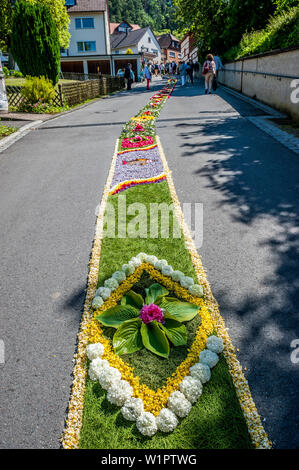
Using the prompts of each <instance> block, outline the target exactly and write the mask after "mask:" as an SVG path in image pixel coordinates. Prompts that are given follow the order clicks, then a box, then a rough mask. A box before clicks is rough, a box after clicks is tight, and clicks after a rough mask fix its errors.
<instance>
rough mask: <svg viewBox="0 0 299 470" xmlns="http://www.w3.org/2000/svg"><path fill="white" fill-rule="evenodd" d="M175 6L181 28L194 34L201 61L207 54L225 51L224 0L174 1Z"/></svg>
mask: <svg viewBox="0 0 299 470" xmlns="http://www.w3.org/2000/svg"><path fill="white" fill-rule="evenodd" d="M174 4H175V6H176V8H177V10H176V19H177V21H178V23H179V28H180V30H181V31H184V30H185V31H191V32H193V35H194V37H195V39H197V41H198V47H199V56H200V58H201V59H203V58H204V56H205V55H206V53H207V52H211V51H214V52H215V51H216V50H218V51H219V52H221V51H222V50H223V48H224V45H223V40H222V38H221V35H222V33H223V30H224V25H225V15H224V10H225V7H226V2H225V1H224V0H174Z"/></svg>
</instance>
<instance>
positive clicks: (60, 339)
mask: <svg viewBox="0 0 299 470" xmlns="http://www.w3.org/2000/svg"><path fill="white" fill-rule="evenodd" d="M155 86H156V88H157V87H158V86H159V84H156V85H155ZM151 94H152V91H150V92H149V93H147V92H144V91H143V88H138V89H136V90H134V91H133V92H132V93H130V94H127V93H122V94H119V95H115V96H112V97H110V98H109V99H105V100H101V101H98V102H96V103H93V104H91V105H89V106H88V107H86V108H83V109H80V110H77V111H75V112H73V113H70V114H68V115H66V116H63V117H60V118H58V119H55V120H52V121H48V122H46V123H44V125H43V126H42V127H41V128H39V130H36V131H32V132H30V134H28V135H27V136H26V137H24V138H23V139H21V140H20V141H18V142H17V143H15V144H14V145H13V146H11V147H10V148H9V149H7V150H6V151H4V152H3V153H2V154H0V220H1V235H0V253H1V282H0V303H1V315H0V340H3V341H4V344H5V364H4V365H0V376H1V378H0V387H1V388H0V416H1V426H0V447H1V448H57V447H59V438H60V436H61V432H62V429H63V426H64V418H65V411H66V407H67V404H68V399H69V393H70V386H71V372H72V368H73V363H72V357H73V354H74V351H75V347H76V335H77V332H78V328H79V323H80V317H81V314H82V309H83V302H84V295H85V288H86V280H87V273H88V261H89V256H90V251H91V247H92V241H93V236H94V228H95V210H96V207H97V205H98V204H99V202H100V199H101V195H102V191H103V188H104V184H105V182H106V178H107V174H108V170H109V167H110V163H111V157H112V154H113V151H114V145H115V140H116V139H117V137H118V136H119V134H120V130H121V128H122V125H123V124H124V123H125V122H126V121H127V120H128V119H129V117H130V116H132V115H133V114H135V112H136V111H137V110H139V109H140V108H141V107H142V106H143V105H144V104H145V103H146V102H147V100H148V98H149V96H151ZM220 94H221V97H220V96H201V90H200V89H199V88H198V87H194V88H191V87H190V88H186V89H182V88H178V89H177V90H176V91H175V93H174V94H173V95H172V98H171V99H170V100H169V101H168V103H167V104H166V106H165V107H164V110H163V112H162V114H161V118H160V120H159V124H158V133H159V135H160V137H161V139H162V143H163V146H164V150H165V153H166V156H167V159H168V163H169V166H170V168H171V169H172V170H173V177H174V181H175V185H176V189H177V192H178V196H179V198H180V200H181V202H201V203H203V204H204V227H203V229H204V239H203V245H202V247H201V248H200V249H199V252H200V254H201V256H202V258H203V263H204V266H206V267H207V270H208V278H209V281H210V283H211V285H212V289H213V292H214V295H215V297H216V298H217V300H218V302H219V303H220V307H221V312H222V315H223V316H224V318H225V320H226V324H227V326H228V327H229V332H230V335H231V337H232V339H233V342H234V344H235V345H236V346H237V347H238V348H239V349H240V352H239V353H238V356H239V358H240V360H241V363H242V364H243V366H246V367H247V371H246V375H247V378H248V380H249V384H250V386H251V390H252V393H253V398H254V400H255V401H256V404H257V406H258V409H259V411H260V412H261V414H262V417H263V418H265V419H266V421H265V423H264V424H265V427H266V429H267V431H268V432H269V434H270V437H271V438H272V439H273V440H274V441H275V445H276V446H277V447H281V448H282V447H296V446H298V407H297V403H298V396H297V397H296V392H297V391H298V365H294V364H292V363H291V361H290V352H291V349H290V342H291V340H292V339H294V338H299V331H298V330H297V332H296V328H298V321H297V322H296V318H295V316H296V313H297V311H296V288H297V287H298V281H297V278H296V274H297V273H296V265H295V261H296V248H297V244H298V237H296V235H297V227H298V207H297V201H298V180H297V179H296V178H297V175H298V166H299V161H298V158H297V156H296V155H295V154H293V153H292V152H290V151H288V150H287V149H285V148H284V147H283V146H281V145H280V144H278V143H277V142H276V141H274V140H273V139H272V138H270V137H269V136H268V135H266V134H264V133H263V132H262V131H261V130H259V129H257V128H256V127H255V126H254V125H252V124H251V123H250V122H249V121H248V120H247V119H246V116H249V115H250V116H252V115H260V114H262V112H261V111H259V110H257V109H255V108H253V107H252V106H250V105H247V104H244V103H243V102H242V101H240V100H238V99H237V98H235V97H232V96H230V95H228V94H225V93H224V92H220ZM296 283H297V284H296ZM296 386H297V391H296ZM296 399H297V403H296ZM296 433H297V436H296Z"/></svg>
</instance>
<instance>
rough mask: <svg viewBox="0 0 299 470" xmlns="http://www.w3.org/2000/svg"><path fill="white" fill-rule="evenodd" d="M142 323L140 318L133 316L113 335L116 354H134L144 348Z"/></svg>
mask: <svg viewBox="0 0 299 470" xmlns="http://www.w3.org/2000/svg"><path fill="white" fill-rule="evenodd" d="M141 323H142V322H141V320H140V318H133V319H132V320H127V321H125V322H124V323H123V324H122V325H120V327H119V328H118V329H117V330H116V333H115V335H114V336H113V347H114V351H115V352H116V354H119V355H120V356H121V355H122V354H132V353H134V352H137V351H139V350H140V349H141V348H142V346H143V344H142V337H141V332H140V328H141Z"/></svg>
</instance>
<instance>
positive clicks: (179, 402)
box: [87, 253, 223, 436]
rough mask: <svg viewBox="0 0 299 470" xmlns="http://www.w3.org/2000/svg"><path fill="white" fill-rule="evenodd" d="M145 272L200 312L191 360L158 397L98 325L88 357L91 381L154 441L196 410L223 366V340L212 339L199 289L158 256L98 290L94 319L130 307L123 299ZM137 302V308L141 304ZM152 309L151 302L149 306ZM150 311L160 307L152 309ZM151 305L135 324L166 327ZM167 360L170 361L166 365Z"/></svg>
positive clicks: (126, 268) (135, 263) (132, 264)
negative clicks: (217, 369) (215, 371)
mask: <svg viewBox="0 0 299 470" xmlns="http://www.w3.org/2000/svg"><path fill="white" fill-rule="evenodd" d="M144 271H146V272H148V273H149V275H150V277H151V278H152V279H153V280H154V281H157V282H159V284H155V286H158V285H160V288H161V292H163V289H164V291H166V292H168V291H167V289H169V290H171V291H172V292H174V294H175V295H176V296H177V297H178V298H180V299H183V300H185V301H187V302H188V303H189V305H190V304H193V306H197V308H198V310H199V311H200V316H201V325H200V327H199V328H198V330H197V333H196V337H195V340H194V342H193V344H192V346H191V348H190V350H189V353H188V356H187V358H186V359H185V360H184V361H183V362H182V363H181V364H180V365H179V367H178V368H177V370H176V372H175V373H174V374H172V376H171V377H169V378H168V379H167V383H166V385H165V386H164V387H162V388H160V389H158V390H157V391H156V392H154V391H153V390H151V389H149V388H148V387H147V386H145V385H144V384H140V383H139V378H138V377H134V374H133V373H132V371H130V367H129V366H128V365H127V364H124V362H123V361H122V359H121V357H120V356H118V354H116V352H115V351H114V350H113V348H112V347H111V345H110V344H109V341H108V340H107V339H106V338H105V336H104V335H103V334H102V330H101V325H100V323H99V321H97V320H95V319H94V320H93V321H92V325H91V330H92V334H91V335H90V344H89V345H88V346H87V356H88V358H89V360H90V365H89V377H90V378H91V380H93V381H98V382H99V383H100V385H101V387H102V388H103V389H105V390H107V399H108V401H109V402H110V403H112V404H114V405H116V406H120V407H121V413H122V415H123V417H124V418H125V419H127V420H129V421H135V422H136V426H137V429H138V430H139V432H140V433H141V434H143V435H145V436H153V435H154V434H155V433H156V432H157V431H158V430H159V431H162V432H172V431H173V430H174V429H175V428H176V426H177V425H178V424H179V418H184V417H185V416H187V415H188V413H189V412H190V410H191V407H192V404H194V403H195V402H196V401H197V400H198V399H199V397H200V396H201V394H202V388H203V384H205V383H206V382H207V381H209V380H210V376H211V368H212V367H214V366H215V365H216V364H217V362H218V360H219V358H218V354H220V353H221V352H222V350H223V343H222V339H221V338H218V337H217V336H215V335H213V330H214V328H213V323H212V320H211V317H210V314H209V312H208V309H207V308H206V307H205V304H204V301H203V295H204V292H203V288H202V286H200V285H199V284H195V283H194V281H193V279H192V278H190V277H188V276H185V275H184V274H183V273H182V272H180V271H174V270H173V269H172V267H171V266H169V265H168V263H167V261H166V260H159V259H158V258H157V257H156V256H152V255H147V254H145V253H139V255H137V256H136V257H133V258H132V259H131V260H130V261H129V262H128V264H124V265H123V266H122V268H121V270H119V271H116V272H115V273H114V274H113V275H112V277H111V278H109V279H107V280H106V281H105V283H104V286H102V287H100V288H99V289H98V290H97V292H96V296H95V297H94V299H93V302H92V307H93V308H94V309H95V317H97V318H98V319H101V314H102V315H103V317H102V319H104V318H105V315H106V317H107V312H108V311H109V310H110V312H114V311H115V310H114V309H115V307H116V309H117V308H120V306H118V302H119V301H122V303H126V302H123V300H122V299H124V298H126V295H127V294H128V292H132V291H131V288H132V287H133V286H134V284H136V281H138V280H139V279H140V277H141V275H142V274H143V272H144ZM162 286H163V287H162ZM156 289H157V288H156ZM153 290H154V289H153ZM158 290H159V289H158ZM161 292H158V293H157V297H158V301H157V303H159V299H160V300H161ZM159 295H160V297H159ZM164 295H165V292H164ZM148 296H149V299H151V297H150V296H151V292H148ZM133 300H136V299H133ZM137 300H138V302H139V301H140V298H138V299H137ZM152 300H153V299H152ZM155 300H156V299H155ZM174 300H175V299H174ZM129 302H130V300H129ZM149 303H150V302H149V301H148V302H147V304H149ZM133 304H134V302H133ZM151 305H153V307H157V306H156V305H154V304H151ZM151 305H145V306H143V307H141V304H140V307H141V309H140V315H139V316H138V318H136V320H137V321H139V322H140V323H143V324H146V323H149V322H150V321H151V320H152V321H154V322H155V323H157V321H158V322H163V317H164V313H166V317H167V312H165V310H164V309H163V308H162V309H160V308H159V307H158V308H153V307H152V308H149V307H150V306H151ZM163 305H167V303H166V304H163V302H162V303H160V306H161V307H163ZM117 306H118V307H117ZM130 308H131V307H130ZM158 310H159V311H158ZM135 316H136V315H135ZM133 323H135V322H134V321H133ZM104 324H105V321H104ZM160 326H161V327H162V325H160ZM166 326H167V325H166ZM170 342H172V341H170ZM115 344H118V343H115ZM149 349H150V348H149ZM116 350H117V348H116ZM120 351H121V349H120ZM161 355H162V354H161ZM165 357H167V355H165ZM164 360H166V361H167V359H164Z"/></svg>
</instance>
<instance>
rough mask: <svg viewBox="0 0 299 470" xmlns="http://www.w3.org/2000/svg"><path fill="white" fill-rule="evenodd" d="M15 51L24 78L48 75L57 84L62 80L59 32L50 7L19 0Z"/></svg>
mask: <svg viewBox="0 0 299 470" xmlns="http://www.w3.org/2000/svg"><path fill="white" fill-rule="evenodd" d="M11 52H12V54H13V56H14V59H15V60H16V62H17V64H18V66H19V68H20V70H21V72H22V74H23V75H25V76H26V75H30V76H36V77H40V76H45V77H47V78H49V79H50V80H52V82H53V84H54V85H55V84H56V83H57V82H58V78H59V69H60V48H59V40H58V32H57V28H56V25H55V23H54V20H53V18H52V15H51V13H50V11H49V8H48V7H47V6H46V5H44V4H41V3H30V2H27V1H26V0H18V1H17V2H16V4H15V8H14V13H13V21H12V35H11Z"/></svg>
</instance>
